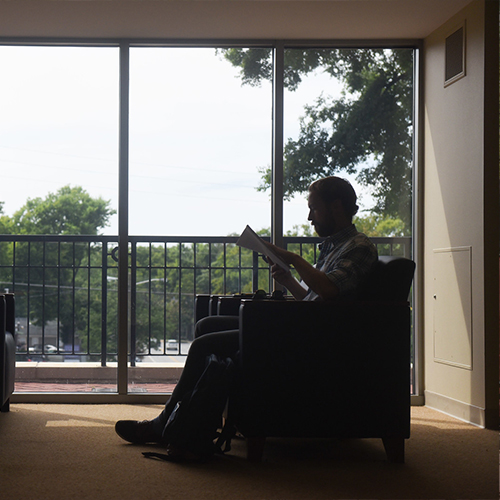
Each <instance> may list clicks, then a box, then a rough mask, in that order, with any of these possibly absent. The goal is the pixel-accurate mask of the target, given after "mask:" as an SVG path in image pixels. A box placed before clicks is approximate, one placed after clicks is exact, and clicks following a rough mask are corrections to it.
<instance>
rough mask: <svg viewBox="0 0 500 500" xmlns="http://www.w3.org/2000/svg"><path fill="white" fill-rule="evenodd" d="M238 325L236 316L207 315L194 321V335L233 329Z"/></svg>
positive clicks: (196, 336)
mask: <svg viewBox="0 0 500 500" xmlns="http://www.w3.org/2000/svg"><path fill="white" fill-rule="evenodd" d="M238 327H239V317H238V316H207V317H206V318H202V319H200V320H199V321H198V322H197V323H196V327H195V332H194V336H195V338H198V337H200V336H202V335H206V334H207V333H214V332H220V331H223V330H234V329H237V328H238Z"/></svg>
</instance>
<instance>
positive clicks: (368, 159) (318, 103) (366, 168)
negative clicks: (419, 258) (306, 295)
mask: <svg viewBox="0 0 500 500" xmlns="http://www.w3.org/2000/svg"><path fill="white" fill-rule="evenodd" d="M285 85H286V89H285V103H284V109H285V123H284V130H285V151H284V164H285V183H286V186H285V191H286V193H287V194H288V195H289V197H290V200H289V201H287V202H286V203H285V208H284V227H285V231H288V232H290V233H292V234H294V235H299V236H300V235H307V234H310V235H315V233H314V230H313V228H312V227H311V226H309V223H308V222H307V214H308V211H307V188H308V185H309V184H310V183H311V182H312V181H314V180H316V179H318V178H320V177H323V176H326V175H337V176H340V177H344V178H347V179H348V180H349V181H350V182H351V184H352V185H353V187H354V189H355V190H356V193H357V195H358V205H359V211H358V213H357V215H356V216H355V218H354V223H355V225H356V227H357V229H358V230H359V231H362V232H364V233H366V234H367V235H368V236H370V237H372V239H373V241H374V242H375V243H376V244H377V248H378V251H379V255H403V256H406V257H409V258H411V235H412V226H411V221H412V214H411V208H412V162H413V151H412V145H413V105H414V103H413V50H412V49H321V50H317V49H288V50H286V51H285ZM299 214H301V215H302V222H301V223H299V225H298V226H297V220H298V217H299ZM301 224H304V226H301ZM396 237H397V238H398V239H397V240H396ZM290 249H291V250H294V249H293V248H290ZM310 255H312V253H311V254H310ZM413 345H414V341H413V340H412V346H413ZM412 359H414V350H413V349H412ZM413 366H414V363H412V387H415V385H414V380H415V379H414V373H413Z"/></svg>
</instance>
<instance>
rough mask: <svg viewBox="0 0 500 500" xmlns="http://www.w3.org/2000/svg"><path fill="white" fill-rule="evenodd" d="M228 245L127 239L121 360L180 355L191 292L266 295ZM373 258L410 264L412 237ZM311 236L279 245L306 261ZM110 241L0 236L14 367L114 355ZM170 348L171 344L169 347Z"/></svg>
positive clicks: (254, 260) (259, 268) (262, 282)
mask: <svg viewBox="0 0 500 500" xmlns="http://www.w3.org/2000/svg"><path fill="white" fill-rule="evenodd" d="M236 240H237V237H231V236H230V237H194V236H193V237H191V236H183V237H173V236H165V237H145V236H132V237H129V262H128V268H129V280H128V289H129V305H128V306H129V311H130V314H129V318H130V320H129V338H130V344H129V345H130V362H131V365H132V366H134V365H135V363H136V361H137V360H141V359H143V357H144V356H151V355H154V356H166V355H172V354H177V355H185V354H186V352H187V346H188V345H189V342H190V341H191V340H192V338H193V331H194V300H195V296H196V295H197V294H200V293H204V294H207V293H208V294H211V293H216V294H221V293H223V294H225V293H245V292H252V291H254V290H256V289H259V288H260V289H264V290H266V291H269V290H270V288H271V286H272V280H271V276H270V272H269V266H268V265H267V264H266V263H265V262H264V261H263V260H262V259H260V258H259V255H258V254H257V253H255V252H252V251H250V250H246V249H242V248H240V247H238V246H237V245H236ZM372 240H373V241H374V243H375V244H376V245H377V247H378V250H379V254H380V255H401V256H406V257H409V256H410V253H411V238H409V237H408V238H372ZM319 241H320V239H319V238H312V237H287V238H285V244H286V246H287V248H288V249H290V250H292V251H295V252H298V253H300V254H301V255H303V256H304V257H305V258H306V259H308V260H309V261H310V262H315V260H316V258H317V243H318V242H319ZM117 242H118V238H117V237H116V236H55V235H54V236H52V235H46V236H36V235H32V236H31V235H30V236H28V235H0V289H6V290H8V291H10V292H14V293H15V294H16V332H15V335H16V344H17V355H18V360H19V361H27V360H34V361H71V360H75V361H76V360H77V361H81V360H84V361H94V362H95V361H99V362H100V364H101V366H106V364H107V363H108V362H110V361H115V360H116V356H117V341H118V339H117V337H118V333H117V324H118V321H117V317H118V281H117V280H118V261H117V255H118V252H117V248H118V247H117V245H118V243H117ZM169 341H170V342H169Z"/></svg>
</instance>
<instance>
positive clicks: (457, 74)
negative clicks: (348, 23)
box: [444, 22, 465, 87]
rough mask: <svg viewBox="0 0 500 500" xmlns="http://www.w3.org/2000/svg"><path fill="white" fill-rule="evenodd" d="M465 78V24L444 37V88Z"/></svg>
mask: <svg viewBox="0 0 500 500" xmlns="http://www.w3.org/2000/svg"><path fill="white" fill-rule="evenodd" d="M464 76H465V22H464V23H463V24H462V25H461V26H460V27H459V28H458V29H455V30H454V31H453V32H452V33H451V34H450V35H449V36H447V37H446V45H445V76H444V86H445V87H447V86H448V85H451V84H452V83H454V82H456V81H457V80H459V79H460V78H462V77H464Z"/></svg>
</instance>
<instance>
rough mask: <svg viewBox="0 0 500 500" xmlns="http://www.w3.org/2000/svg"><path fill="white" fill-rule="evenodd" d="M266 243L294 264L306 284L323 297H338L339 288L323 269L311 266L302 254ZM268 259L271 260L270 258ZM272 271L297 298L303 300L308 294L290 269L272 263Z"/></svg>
mask: <svg viewBox="0 0 500 500" xmlns="http://www.w3.org/2000/svg"><path fill="white" fill-rule="evenodd" d="M266 245H268V246H269V248H270V249H271V250H272V251H273V252H275V253H276V255H277V256H278V257H279V258H280V259H281V260H282V261H283V262H285V263H286V264H288V265H289V266H293V267H294V268H295V270H296V271H297V272H298V273H299V275H300V277H301V278H302V280H303V281H304V283H306V285H307V286H308V287H309V288H311V290H313V291H314V292H316V293H317V294H318V295H319V296H320V297H321V298H322V299H324V300H329V299H330V300H331V299H334V298H336V297H337V295H338V289H337V287H336V286H335V285H334V284H333V282H332V281H330V279H329V278H328V277H327V276H326V274H325V273H324V272H323V271H320V270H318V269H316V268H315V267H314V266H311V264H309V262H307V261H306V260H305V259H303V258H302V257H301V256H300V255H298V254H296V253H293V252H289V251H288V250H283V248H279V247H277V246H276V245H273V244H272V243H267V242H266ZM268 260H270V259H269V258H268ZM271 264H272V267H271V273H272V276H273V278H274V279H275V280H276V281H277V282H278V283H281V284H282V285H283V286H285V287H286V288H287V289H288V290H290V292H291V294H292V295H293V296H294V297H295V298H296V299H297V300H302V299H303V298H304V297H305V296H306V295H307V290H306V289H305V288H304V287H303V286H302V285H301V284H300V283H299V282H298V281H297V280H296V279H295V278H294V277H293V276H292V274H291V273H290V271H286V270H284V269H282V268H280V266H278V265H276V264H274V263H272V262H271ZM278 268H279V269H278Z"/></svg>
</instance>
